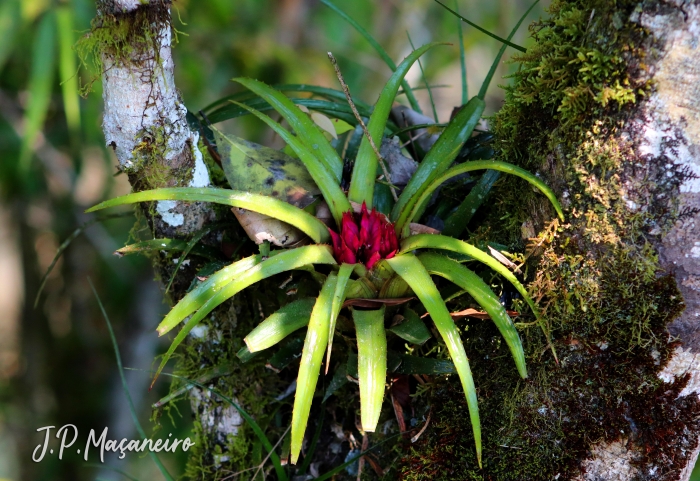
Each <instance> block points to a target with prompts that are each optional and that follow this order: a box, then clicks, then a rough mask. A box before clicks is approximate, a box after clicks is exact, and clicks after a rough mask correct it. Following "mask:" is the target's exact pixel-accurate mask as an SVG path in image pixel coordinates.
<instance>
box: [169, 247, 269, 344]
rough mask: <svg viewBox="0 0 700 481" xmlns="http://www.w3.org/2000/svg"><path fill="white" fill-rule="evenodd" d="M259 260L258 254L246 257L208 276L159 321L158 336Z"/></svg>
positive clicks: (199, 307) (197, 308) (198, 307)
mask: <svg viewBox="0 0 700 481" xmlns="http://www.w3.org/2000/svg"><path fill="white" fill-rule="evenodd" d="M260 260H261V256H260V255H258V254H256V255H252V256H250V257H246V258H244V259H241V260H239V261H237V262H234V263H232V264H229V265H228V266H226V267H224V268H223V269H221V270H219V271H217V272H215V273H214V274H212V275H211V276H209V277H208V278H207V279H206V280H205V281H203V282H200V283H199V284H197V286H196V287H195V288H194V289H192V290H191V291H190V292H188V293H187V295H185V297H183V298H182V299H180V302H178V303H177V304H176V305H175V307H173V308H172V309H171V310H170V312H169V313H168V315H166V316H165V319H163V320H162V321H161V323H160V324H159V325H158V335H159V336H162V335H163V334H166V333H167V332H169V331H170V330H171V329H173V328H174V327H175V326H177V325H178V324H179V323H180V322H181V321H182V320H183V319H184V318H186V317H187V316H189V315H190V314H192V313H193V312H195V311H197V310H199V309H201V307H202V306H204V304H205V303H206V302H207V301H208V300H209V299H211V298H212V297H214V296H215V295H216V293H217V292H219V291H220V290H221V289H223V288H224V287H225V286H226V285H228V284H229V283H231V282H232V281H233V280H234V279H236V278H237V277H240V276H241V275H242V274H244V273H245V272H246V271H248V270H250V269H252V268H253V267H254V266H255V265H257V264H258V263H259V262H260Z"/></svg>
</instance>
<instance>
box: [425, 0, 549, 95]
mask: <svg viewBox="0 0 700 481" xmlns="http://www.w3.org/2000/svg"><path fill="white" fill-rule="evenodd" d="M539 1H540V0H535V2H534V3H533V4H532V5H530V8H528V9H527V10H526V11H525V13H523V15H522V17H520V20H518V23H516V24H515V27H513V30H511V31H510V34H509V35H508V40H507V41H508V42H510V40H511V39H512V38H513V36H514V35H515V32H517V31H518V29H519V28H520V25H521V24H522V23H523V20H525V17H527V15H528V13H530V11H532V9H533V8H535V5H537V3H538V2H539ZM438 3H440V2H438ZM443 6H444V5H443ZM508 45H511V46H513V45H514V44H505V43H504V44H503V45H501V48H500V49H499V51H498V55H496V58H495V59H494V60H493V63H492V64H491V68H490V69H489V72H488V73H487V74H486V78H484V81H483V83H482V84H481V89H479V98H481V99H483V98H486V91H487V90H488V88H489V84H490V83H491V79H492V78H493V75H494V74H495V73H496V69H497V68H498V64H499V62H500V61H501V58H502V57H503V54H504V53H505V51H506V47H507V46H508ZM524 51H525V50H524V49H523V52H524Z"/></svg>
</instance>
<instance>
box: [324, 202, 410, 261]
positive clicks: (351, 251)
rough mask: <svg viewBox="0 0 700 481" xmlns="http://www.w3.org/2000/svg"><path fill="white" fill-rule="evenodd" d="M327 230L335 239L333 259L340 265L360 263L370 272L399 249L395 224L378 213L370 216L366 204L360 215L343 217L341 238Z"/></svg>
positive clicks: (373, 211) (363, 205)
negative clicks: (375, 265)
mask: <svg viewBox="0 0 700 481" xmlns="http://www.w3.org/2000/svg"><path fill="white" fill-rule="evenodd" d="M328 230H329V231H330V233H331V238H332V239H333V255H334V256H335V260H337V261H338V263H341V264H342V263H347V264H356V263H358V262H361V263H363V264H364V265H365V266H366V267H367V269H371V268H372V267H374V264H376V263H377V262H378V261H380V260H381V259H391V258H392V257H394V255H395V254H396V251H398V248H399V241H398V239H397V238H396V232H395V231H394V226H393V224H392V223H391V222H389V221H388V220H387V219H386V216H384V215H383V214H380V213H379V212H377V211H376V210H375V209H372V212H368V211H367V205H366V204H365V203H364V202H363V203H362V210H361V212H360V213H359V214H355V213H353V212H346V213H344V214H343V220H342V223H341V226H340V235H338V234H336V233H335V232H333V230H332V229H328Z"/></svg>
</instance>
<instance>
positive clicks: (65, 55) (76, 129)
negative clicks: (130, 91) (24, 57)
mask: <svg viewBox="0 0 700 481" xmlns="http://www.w3.org/2000/svg"><path fill="white" fill-rule="evenodd" d="M73 15H75V13H74V11H73V9H72V8H71V7H70V5H67V4H61V5H58V6H57V7H56V27H57V30H58V54H59V63H58V67H59V69H58V71H59V73H60V75H61V94H62V96H63V111H64V112H65V115H66V125H67V126H68V132H69V134H70V144H71V149H72V151H73V153H74V155H76V156H79V155H80V146H79V142H80V91H79V88H78V67H77V64H76V61H75V52H74V51H73V45H74V44H75V29H74V27H73Z"/></svg>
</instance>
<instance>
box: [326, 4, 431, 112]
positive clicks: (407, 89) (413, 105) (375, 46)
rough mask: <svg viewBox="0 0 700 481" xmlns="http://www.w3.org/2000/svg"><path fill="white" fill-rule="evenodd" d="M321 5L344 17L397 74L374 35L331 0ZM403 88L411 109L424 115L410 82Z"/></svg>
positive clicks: (404, 82)
mask: <svg viewBox="0 0 700 481" xmlns="http://www.w3.org/2000/svg"><path fill="white" fill-rule="evenodd" d="M321 3H323V4H324V5H326V6H327V7H329V8H330V9H331V10H333V11H334V12H336V13H337V14H338V15H340V16H341V17H343V19H344V20H345V21H346V22H348V23H349V24H350V25H352V27H353V28H354V29H355V30H357V33H359V34H360V35H362V36H363V37H364V38H365V40H367V42H368V43H369V44H370V45H371V46H372V48H373V49H374V50H375V51H376V52H377V53H378V54H379V56H380V57H381V58H382V60H384V63H386V64H387V66H388V67H389V68H390V69H391V70H392V71H393V72H396V64H395V63H394V61H393V60H392V59H391V57H390V56H389V54H388V53H386V50H384V48H383V47H382V46H381V45H379V42H377V41H376V40H375V39H374V37H372V35H370V34H369V32H368V31H367V30H365V29H364V28H363V27H362V26H361V25H360V24H359V23H357V22H356V21H355V20H354V19H353V18H352V17H350V16H349V15H348V14H347V13H345V12H344V11H342V10H341V9H340V8H338V7H337V6H336V5H335V4H333V3H332V2H330V0H321ZM401 87H403V90H404V92H405V93H406V98H407V99H408V103H410V104H411V108H412V109H413V110H415V111H416V112H418V113H419V114H422V113H423V111H422V110H421V108H420V105H419V104H418V100H416V96H415V95H413V90H411V87H410V86H409V85H408V82H406V81H405V80H401Z"/></svg>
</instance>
